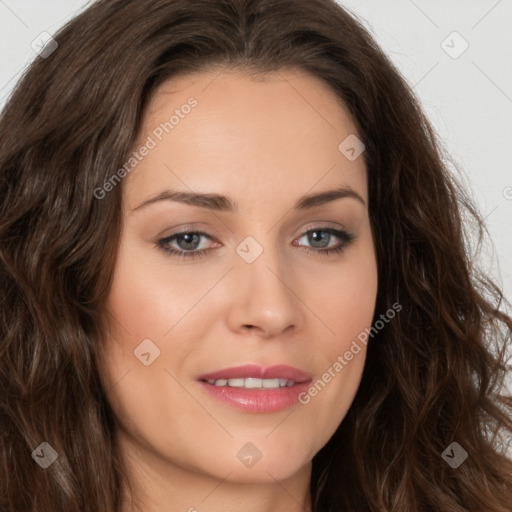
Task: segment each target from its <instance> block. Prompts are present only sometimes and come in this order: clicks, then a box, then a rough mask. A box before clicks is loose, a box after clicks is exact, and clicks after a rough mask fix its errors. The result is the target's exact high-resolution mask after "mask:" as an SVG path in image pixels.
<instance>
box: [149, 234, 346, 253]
mask: <svg viewBox="0 0 512 512" xmlns="http://www.w3.org/2000/svg"><path fill="white" fill-rule="evenodd" d="M333 236H334V237H335V238H338V239H339V240H341V243H338V245H336V246H334V247H333V246H329V245H330V244H329V242H330V241H331V238H332V237H333ZM202 237H204V238H208V239H210V240H211V237H210V236H209V235H207V234H206V233H202V232H199V231H184V232H182V233H175V234H174V235H171V236H168V237H166V238H162V239H160V240H158V241H157V244H156V245H157V247H158V248H159V249H161V250H162V251H164V252H165V253H166V254H170V255H173V256H180V257H183V256H184V257H197V256H204V255H205V254H206V253H207V252H208V251H209V249H199V246H200V245H201V238H202ZM302 238H306V239H307V241H308V243H310V244H312V247H304V246H303V245H302V244H300V243H298V244H295V243H294V245H298V246H300V247H304V249H305V250H307V251H311V252H313V253H317V254H318V253H320V254H323V255H327V254H331V253H339V252H341V251H342V250H343V249H344V248H345V247H346V246H348V245H349V244H350V243H351V242H353V241H354V240H355V236H354V235H353V234H352V233H350V232H349V231H345V230H338V229H333V228H323V229H310V230H308V231H306V232H305V233H304V234H303V235H302V236H301V237H300V238H298V239H297V241H300V240H301V239H302ZM173 243H174V244H176V245H174V246H172V245H171V244H173ZM176 246H177V247H176Z"/></svg>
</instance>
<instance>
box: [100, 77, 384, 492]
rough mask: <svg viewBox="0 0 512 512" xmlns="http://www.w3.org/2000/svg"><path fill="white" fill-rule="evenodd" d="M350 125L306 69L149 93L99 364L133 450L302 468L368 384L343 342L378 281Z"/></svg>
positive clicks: (360, 356)
mask: <svg viewBox="0 0 512 512" xmlns="http://www.w3.org/2000/svg"><path fill="white" fill-rule="evenodd" d="M166 123H167V124H166ZM356 133H357V132H356V129H355V127H354V125H353V124H352V122H351V120H350V118H349V115H348V113H347V111H346V110H345V109H344V108H343V107H342V106H341V105H340V103H339V102H338V101H337V99H336V97H335V96H334V94H333V93H332V92H331V91H330V90H329V89H328V88H327V87H326V86H325V85H324V84H323V82H321V81H319V80H318V79H316V78H313V77H311V76H309V75H307V74H304V73H299V72H292V71H287V72H284V71H282V72H281V73H280V74H272V75H267V76H266V78H265V79H264V80H262V79H259V80H255V79H251V78H248V77H247V76H246V75H242V74H237V73H235V72H233V71H227V70H226V71H224V72H222V73H221V74H220V75H218V73H215V74H214V73H200V74H195V75H189V76H187V77H181V78H180V79H175V80H173V81H169V82H167V83H166V84H165V85H164V86H162V87H161V88H160V89H159V90H158V91H157V94H156V95H155V96H154V97H153V99H152V101H151V103H150V105H149V107H148V109H147V111H146V114H145V117H144V120H143V126H142V130H141V132H140V136H139V138H138V141H137V144H136V145H135V148H134V150H136V151H137V155H138V156H137V157H136V158H135V157H134V158H135V160H132V161H131V162H129V163H127V166H126V168H125V171H126V169H129V171H126V177H124V179H123V182H122V187H123V201H124V211H123V223H124V226H123V231H122V237H121V245H120V250H119V256H118V260H117V264H116V268H115V275H114V279H113V286H112V289H111V292H110V295H109V298H108V312H109V318H110V332H109V333H107V334H106V339H105V354H104V355H103V356H102V359H101V361H102V363H101V365H102V366H101V368H100V373H101V377H102V381H103V384H104V386H105V389H106V390H107V395H108V398H109V401H110V403H111V405H112V407H113V410H114V412H115V414H116V416H117V421H118V426H119V427H120V430H119V432H120V442H121V447H122V448H123V450H124V452H125V453H127V454H128V455H129V457H130V458H131V459H132V460H136V461H137V462H138V463H140V464H142V465H143V466H145V467H156V466H158V467H159V468H161V469H163V468H166V470H169V471H174V470H176V471H183V470H186V471H192V472H194V473H195V474H202V475H207V476H210V477H215V478H218V479H220V480H223V479H226V478H227V479H228V480H230V481H238V482H248V481H252V482H270V481H274V480H282V479H285V478H288V477H292V476H293V475H295V474H297V473H299V472H301V471H309V470H310V462H311V459H312V458H313V456H314V455H315V454H316V453H317V452H318V451H319V450H320V448H322V446H323V445H324V444H325V443H326V442H327V441H328V439H329V438H330V437H331V436H332V434H333V433H334V432H335V430H336V428H337V427H338V425H339V424H340V422H341V421H342V420H343V418H344V416H345V414H346V412H347V410H348V408H349V406H350V404H351V402H352V400H353V398H354V395H355V393H356V390H357V388H358V384H359V381H360V377H361V373H362V370H363V365H364V361H365V355H366V350H365V345H363V344H362V343H359V348H360V350H359V352H357V353H356V354H354V352H355V350H353V351H352V354H353V357H352V358H350V360H349V359H348V358H347V357H345V356H344V355H345V354H346V353H347V351H350V348H351V346H352V347H354V344H353V342H354V340H357V336H358V334H360V333H361V332H362V331H364V329H365V328H368V327H370V325H371V321H372V317H373V313H374V307H375V299H376V293H377V269H376V259H375V253H374V246H373V241H372V233H371V231H370V224H369V215H368V193H367V180H366V168H365V163H364V161H363V156H359V157H357V156H358V153H359V152H360V150H361V148H360V147H359V146H357V139H355V138H354V135H353V134H356ZM349 136H351V137H350V138H349V139H348V140H347V141H346V142H344V141H345V139H347V137H349ZM342 143H343V144H342ZM340 144H342V146H341V149H340V147H339V146H340ZM144 148H145V149H144ZM351 148H353V151H352V150H351ZM135 164H136V165H135ZM122 174H123V173H121V174H120V175H121V176H122ZM117 186H121V185H117ZM336 190H341V193H339V194H336V193H332V195H330V196H329V195H327V196H325V195H322V196H318V197H317V198H316V199H314V198H313V197H314V196H317V195H318V194H325V193H326V192H331V191H336ZM343 191H345V192H343ZM196 194H197V196H196ZM203 194H207V195H208V196H205V197H203V196H202V195H203ZM307 198H309V199H307ZM105 200H107V199H105ZM180 233H181V234H180ZM338 248H341V250H339V251H338V250H337V249H338ZM327 249H329V252H327ZM169 251H172V252H169ZM203 251H204V252H203ZM180 255H181V256H180ZM194 255H195V257H194ZM342 360H343V361H344V363H341V361H342ZM336 362H338V364H336ZM247 365H250V366H249V367H248V366H247ZM340 365H341V369H340ZM240 367H245V368H240ZM273 367H275V368H273ZM326 375H327V376H326ZM329 376H330V378H329ZM230 379H231V380H230ZM208 381H209V382H208ZM317 381H320V382H321V383H320V384H318V383H317ZM315 383H317V385H316V388H315V389H316V393H315V391H312V392H308V390H310V389H311V388H312V387H315V386H314V384H315ZM240 386H242V387H240Z"/></svg>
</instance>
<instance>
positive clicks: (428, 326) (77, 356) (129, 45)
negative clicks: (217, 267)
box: [0, 0, 512, 512]
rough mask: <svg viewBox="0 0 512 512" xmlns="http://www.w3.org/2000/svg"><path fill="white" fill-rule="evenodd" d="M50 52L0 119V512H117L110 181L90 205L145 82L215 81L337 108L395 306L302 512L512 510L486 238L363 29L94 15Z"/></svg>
mask: <svg viewBox="0 0 512 512" xmlns="http://www.w3.org/2000/svg"><path fill="white" fill-rule="evenodd" d="M55 39H56V41H57V42H58V45H59V46H58V48H57V49H56V50H55V51H54V52H53V53H52V54H51V55H46V58H42V57H38V58H37V59H36V60H35V61H34V63H33V64H32V65H31V66H30V68H29V69H28V71H27V73H26V74H25V75H24V77H23V79H22V80H21V81H20V82H19V84H18V85H17V87H16V89H15V91H14V93H13V94H12V96H11V98H10V100H9V101H8V103H7V105H6V107H5V109H4V111H3V113H2V114H1V118H0V212H1V217H0V244H1V245H0V282H1V283H2V286H1V290H0V315H1V316H0V474H1V475H2V476H1V478H0V509H1V510H2V511H8V512H14V511H16V512H19V511H31V512H35V511H43V510H44V511H45V512H46V511H48V512H50V511H59V512H60V511H62V510H66V511H67V512H75V511H76V512H78V511H82V512H98V511H99V510H101V511H103V512H119V508H120V501H121V488H122V485H123V481H124V480H125V477H126V470H125V469H124V468H123V466H122V464H121V461H120V458H119V456H118V453H117V451H116V442H115V435H114V428H113V425H114V419H113V413H112V410H111V409H110V407H109V404H108V402H107V401H106V398H105V392H104V390H103V389H102V387H101V384H100V380H99V377H98V373H97V369H96V362H97V357H98V354H99V353H100V347H101V344H102V335H103V332H104V325H103V324H104V322H103V320H104V319H103V311H104V302H105V298H106V296H107V294H108V291H109V287H110V283H111V281H110V280H111V276H112V269H113V267H114V265H115V261H116V254H117V248H118V242H119V235H120V223H121V220H120V218H121V215H120V212H121V200H122V194H121V191H122V183H121V185H120V186H117V187H115V188H114V190H112V191H111V192H110V193H109V194H107V196H106V197H105V198H103V199H101V200H100V199H98V198H97V197H96V196H95V192H94V191H95V190H96V189H97V188H98V187H101V186H102V184H104V183H105V182H106V181H108V180H109V178H111V177H112V175H113V174H115V173H116V172H117V171H118V169H119V168H120V167H121V166H122V165H123V163H124V162H125V161H126V158H127V155H129V154H130V151H131V149H132V146H133V144H134V141H135V139H136V136H137V133H138V129H139V127H140V123H141V118H142V116H143V114H144V111H145V106H146V105H147V103H148V100H149V98H150V96H151V94H152V93H153V92H154V91H155V89H156V87H158V85H159V84H161V83H162V82H163V81H165V80H168V79H171V78H173V77H175V76H177V74H178V73H187V72H192V71H202V70H211V69H214V68H218V69H219V70H220V69H222V68H226V67H227V68H233V69H235V68H236V69H241V70H244V71H247V72H250V73H251V72H252V73H265V72H269V71H279V70H282V69H285V68H288V69H292V68H295V69H300V70H305V71H307V72H309V73H311V74H312V75H314V76H316V77H318V78H320V79H322V80H323V81H324V82H325V83H326V84H328V85H329V86H330V87H331V88H332V91H333V92H334V93H335V94H336V95H337V96H338V97H339V98H340V99H341V100H342V101H343V102H344V103H345V105H346V106H347V108H348V109H349V111H350V112H351V114H352V116H353V118H354V119H355V122H356V124H357V127H358V131H359V134H360V135H361V137H362V138H363V139H364V143H365V145H366V151H365V153H364V158H365V161H366V164H367V169H368V186H369V197H370V217H371V226H372V232H373V236H374V241H375V246H376V253H377V254H376V256H377V260H378V272H379V288H378V297H377V304H376V311H375V319H378V318H379V317H380V315H381V314H382V313H383V312H385V311H386V310H388V309H389V308H390V307H391V305H392V304H394V303H395V302H396V301H399V303H400V304H401V305H402V306H403V308H402V310H401V312H400V314H399V315H397V316H396V317H395V318H394V319H393V320H392V321H391V322H389V324H388V325H386V327H385V328H383V329H382V330H380V331H379V332H378V334H377V335H375V336H374V337H373V338H372V340H371V341H370V342H369V344H368V352H367V361H366V366H365V369H364V373H363V376H362V380H361V384H360V387H359V390H358V392H357V395H356V397H355V399H354V401H353V403H352V405H351V407H350V410H349V411H348V413H347V415H346V417H345V418H344V420H343V422H342V423H341V425H340V426H339V428H338V430H337V431H336V433H335V434H334V436H333V437H332V438H331V439H330V441H329V442H328V443H327V445H326V446H325V447H324V448H323V449H322V450H321V451H320V452H319V453H318V454H317V455H316V456H315V457H314V459H313V473H312V480H311V491H312V498H313V502H314V511H315V512H337V511H340V510H343V511H346V512H364V511H377V510H378V511H396V512H398V511H399V512H413V511H414V512H423V511H425V512H426V511H434V510H435V511H439V510H443V511H450V512H462V511H466V512H468V511H471V512H476V511H486V512H510V510H511V507H512V461H510V460H509V459H507V457H506V456H505V455H504V453H503V451H504V450H503V442H502V441H501V436H505V435H508V436H509V435H510V433H511V432H512V419H511V417H512V399H511V398H509V397H508V398H507V397H506V396H503V395H502V394H500V393H502V391H500V389H501V385H502V382H503V378H504V375H505V371H506V366H505V348H506V344H507V341H509V340H510V336H511V333H512V320H511V318H510V317H508V316H507V315H506V314H505V313H504V312H503V305H504V304H506V303H505V302H504V299H503V296H502V293H501V292H500V290H499V289H498V288H497V287H496V286H495V285H494V284H493V283H492V281H490V280H489V279H488V278H487V277H486V276H485V275H482V274H481V273H480V272H479V271H478V268H477V267H476V264H475V261H476V260H475V254H473V253H472V252H471V248H470V246H471V244H470V241H471V236H473V235H474V234H476V236H477V248H479V247H480V242H481V240H482V237H483V235H484V234H485V226H484V224H483V222H482V220H481V217H480V216H479V213H478V212H477V211H476V209H475V207H474V206H473V205H472V203H471V201H470V200H469V198H468V196H467V194H466V193H465V191H464V190H463V188H462V187H461V186H460V185H459V184H458V182H457V180H456V179H455V178H454V177H453V176H452V175H451V174H450V173H449V172H448V170H447V161H448V157H447V155H446V154H445V151H444V150H443V149H442V146H441V144H440V142H439V141H438V140H437V138H436V135H435V133H434V131H433V129H432V127H431V125H430V124H429V122H428V120H427V119H426V117H425V115H424V114H423V113H422V111H421V109H420V107H419V103H418V101H417V99H416V98H415V96H414V94H413V93H412V91H411V89H410V87H409V86H408V85H407V84H406V83H405V81H404V80H403V79H402V78H401V76H400V75H399V73H398V72H397V70H396V69H395V67H394V66H393V65H392V63H391V62H390V61H389V60H388V59H387V58H386V56H385V55H384V54H383V52H382V51H381V50H380V49H379V47H378V46H377V45H376V43H375V42H374V41H373V39H372V38H371V36H370V35H369V33H368V32H367V31H366V30H365V29H364V28H363V26H362V25H361V24H360V23H359V22H358V21H356V19H355V18H354V17H353V16H351V15H350V14H349V13H348V12H347V11H346V10H344V9H343V8H341V7H340V6H339V5H337V4H336V3H335V2H334V1H333V0H130V1H126V0H100V1H98V2H96V3H94V4H92V5H91V6H90V7H89V8H88V9H87V10H86V11H84V12H83V13H82V14H80V15H79V16H78V17H76V18H75V19H74V20H72V21H71V22H70V23H68V24H67V25H66V26H65V27H64V28H63V29H62V30H61V31H60V32H59V33H58V34H57V35H56V36H55ZM463 219H465V222H467V223H463V222H462V221H463ZM471 229H473V230H474V231H471ZM42 442H47V443H48V444H49V445H51V447H53V449H54V450H55V451H56V452H57V453H58V458H57V460H55V462H54V463H53V464H52V465H51V466H50V467H48V468H47V469H42V468H41V467H40V466H39V465H38V464H36V463H35V461H34V460H35V459H34V458H33V457H32V452H33V451H34V450H35V449H36V448H37V447H39V446H40V444H41V443H42ZM453 442H457V443H458V444H459V445H460V446H461V447H462V448H463V449H465V450H466V452H467V453H468V458H467V459H466V460H465V461H464V463H463V464H461V465H460V466H459V467H458V468H456V469H455V468H453V467H451V466H450V465H449V464H447V462H446V461H445V460H443V457H442V454H443V452H444V451H445V449H446V448H447V447H449V446H450V445H451V443H453Z"/></svg>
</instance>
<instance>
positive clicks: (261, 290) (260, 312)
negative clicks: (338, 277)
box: [232, 232, 301, 336]
mask: <svg viewBox="0 0 512 512" xmlns="http://www.w3.org/2000/svg"><path fill="white" fill-rule="evenodd" d="M256 237H257V238H258V239H257V238H256ZM260 241H261V242H260ZM236 252H237V255H238V261H237V263H236V268H235V280H236V283H239V286H238V290H237V291H236V292H235V297H233V304H232V307H233V308H234V309H233V311H234V313H233V315H234V319H233V321H234V322H235V325H234V326H233V327H235V328H237V329H238V328H242V327H248V326H250V327H251V328H259V329H260V330H262V331H264V332H265V333H266V334H267V336H270V335H275V334H278V333H279V332H281V331H283V330H285V329H288V328H289V327H290V326H292V325H294V326H296V327H297V326H298V325H299V324H300V323H301V310H300V302H299V301H298V300H297V298H296V296H295V295H294V293H293V288H294V283H293V272H292V269H291V267H290V266H289V265H287V263H286V261H284V260H283V258H282V252H281V251H280V249H279V246H278V243H277V242H276V237H275V236H273V235H272V232H270V233H268V232H266V233H262V234H259V235H255V236H248V237H246V238H245V239H244V240H243V241H242V242H241V243H240V244H239V245H238V246H237V248H236ZM235 286H236V285H235Z"/></svg>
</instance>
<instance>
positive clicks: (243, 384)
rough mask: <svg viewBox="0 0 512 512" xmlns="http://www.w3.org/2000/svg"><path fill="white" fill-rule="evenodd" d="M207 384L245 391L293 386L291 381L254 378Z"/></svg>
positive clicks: (214, 381)
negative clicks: (243, 389)
mask: <svg viewBox="0 0 512 512" xmlns="http://www.w3.org/2000/svg"><path fill="white" fill-rule="evenodd" d="M207 382H208V383H209V384H212V385H214V386H219V387H225V386H229V387H232V388H245V389H279V388H284V387H290V386H293V385H294V384H295V382H294V381H293V380H288V379H280V378H279V379H257V378H254V377H247V378H245V379H244V378H238V379H217V380H208V381H207Z"/></svg>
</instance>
